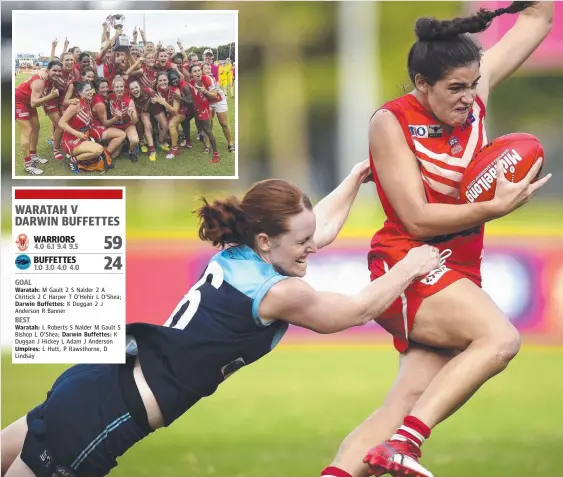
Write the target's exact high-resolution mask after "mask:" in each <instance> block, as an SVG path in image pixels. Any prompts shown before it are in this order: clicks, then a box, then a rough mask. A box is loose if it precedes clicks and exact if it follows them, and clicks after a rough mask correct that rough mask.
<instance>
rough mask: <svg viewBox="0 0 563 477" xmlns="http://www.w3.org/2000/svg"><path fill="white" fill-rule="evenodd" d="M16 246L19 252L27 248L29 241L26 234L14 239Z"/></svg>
mask: <svg viewBox="0 0 563 477" xmlns="http://www.w3.org/2000/svg"><path fill="white" fill-rule="evenodd" d="M16 246H17V247H18V249H19V250H20V252H25V251H26V250H27V247H29V239H28V238H27V235H26V234H19V235H18V238H17V239H16Z"/></svg>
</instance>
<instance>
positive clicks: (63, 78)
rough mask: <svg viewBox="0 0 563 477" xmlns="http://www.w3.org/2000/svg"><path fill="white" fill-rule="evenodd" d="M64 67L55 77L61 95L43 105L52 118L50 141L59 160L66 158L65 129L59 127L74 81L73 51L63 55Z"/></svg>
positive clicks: (54, 154) (54, 155) (55, 156)
mask: <svg viewBox="0 0 563 477" xmlns="http://www.w3.org/2000/svg"><path fill="white" fill-rule="evenodd" d="M61 62H62V65H63V67H62V68H63V69H62V72H61V75H60V76H59V77H57V78H56V79H55V83H56V86H57V89H58V90H59V96H58V97H57V98H55V99H53V100H51V101H49V102H47V103H46V104H44V105H43V111H45V114H46V115H47V116H48V117H49V119H50V120H51V124H52V125H53V134H52V138H51V139H50V140H49V141H48V142H49V144H50V145H51V147H52V148H53V157H54V158H55V159H57V160H58V161H62V160H63V159H64V156H63V154H62V153H61V140H62V137H63V130H62V129H61V128H60V127H59V121H60V119H61V115H62V114H63V113H64V111H65V109H66V106H65V105H64V104H63V101H64V98H65V95H66V91H67V88H68V86H69V85H70V84H71V83H72V82H73V81H74V69H73V66H74V57H73V56H72V53H71V52H69V51H67V52H66V53H63V54H62V55H61Z"/></svg>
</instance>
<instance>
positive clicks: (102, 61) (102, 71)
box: [96, 55, 117, 89]
mask: <svg viewBox="0 0 563 477" xmlns="http://www.w3.org/2000/svg"><path fill="white" fill-rule="evenodd" d="M96 65H97V67H98V76H100V77H103V78H105V79H107V80H108V81H109V87H110V89H111V88H113V80H114V79H115V77H116V76H117V67H116V66H115V63H113V62H112V61H111V60H110V59H109V58H105V57H104V58H100V57H99V55H98V56H96Z"/></svg>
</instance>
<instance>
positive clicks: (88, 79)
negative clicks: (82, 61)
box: [63, 66, 96, 108]
mask: <svg viewBox="0 0 563 477" xmlns="http://www.w3.org/2000/svg"><path fill="white" fill-rule="evenodd" d="M80 74H81V78H80V80H79V81H72V82H71V83H70V84H69V85H68V88H67V89H66V93H65V96H64V99H63V106H64V107H65V108H67V107H68V106H70V104H71V103H70V102H71V100H72V99H73V98H77V97H78V94H77V93H76V91H75V90H74V85H75V84H78V83H90V84H91V85H92V86H93V85H94V80H95V79H96V73H95V71H94V68H92V67H91V66H85V67H83V68H82V72H81V73H80Z"/></svg>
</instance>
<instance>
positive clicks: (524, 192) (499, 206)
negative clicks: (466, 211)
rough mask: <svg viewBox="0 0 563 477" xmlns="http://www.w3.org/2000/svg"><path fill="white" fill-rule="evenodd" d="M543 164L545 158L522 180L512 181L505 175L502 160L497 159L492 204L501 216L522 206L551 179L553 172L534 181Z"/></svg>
mask: <svg viewBox="0 0 563 477" xmlns="http://www.w3.org/2000/svg"><path fill="white" fill-rule="evenodd" d="M542 164H543V158H539V159H538V160H537V161H536V162H535V163H534V165H533V166H532V168H531V169H530V170H529V171H528V174H526V177H524V179H522V180H521V181H520V182H510V181H509V180H508V179H507V178H506V177H505V175H504V169H503V167H502V165H501V163H500V161H497V164H496V172H497V186H496V190H495V196H494V198H493V199H492V200H491V204H492V205H494V207H495V210H496V211H497V213H498V216H499V217H502V216H504V215H507V214H509V213H510V212H512V211H513V210H516V209H517V208H518V207H522V206H523V205H524V204H525V203H526V202H528V201H529V200H530V199H531V198H532V197H533V196H534V195H535V194H536V192H537V191H538V190H540V189H541V188H542V187H543V186H544V185H545V184H546V183H547V181H549V179H551V174H547V175H546V176H544V177H542V178H541V179H539V180H538V181H536V182H533V183H532V181H533V180H534V178H535V177H536V176H537V175H538V173H539V172H540V168H541V166H542Z"/></svg>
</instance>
